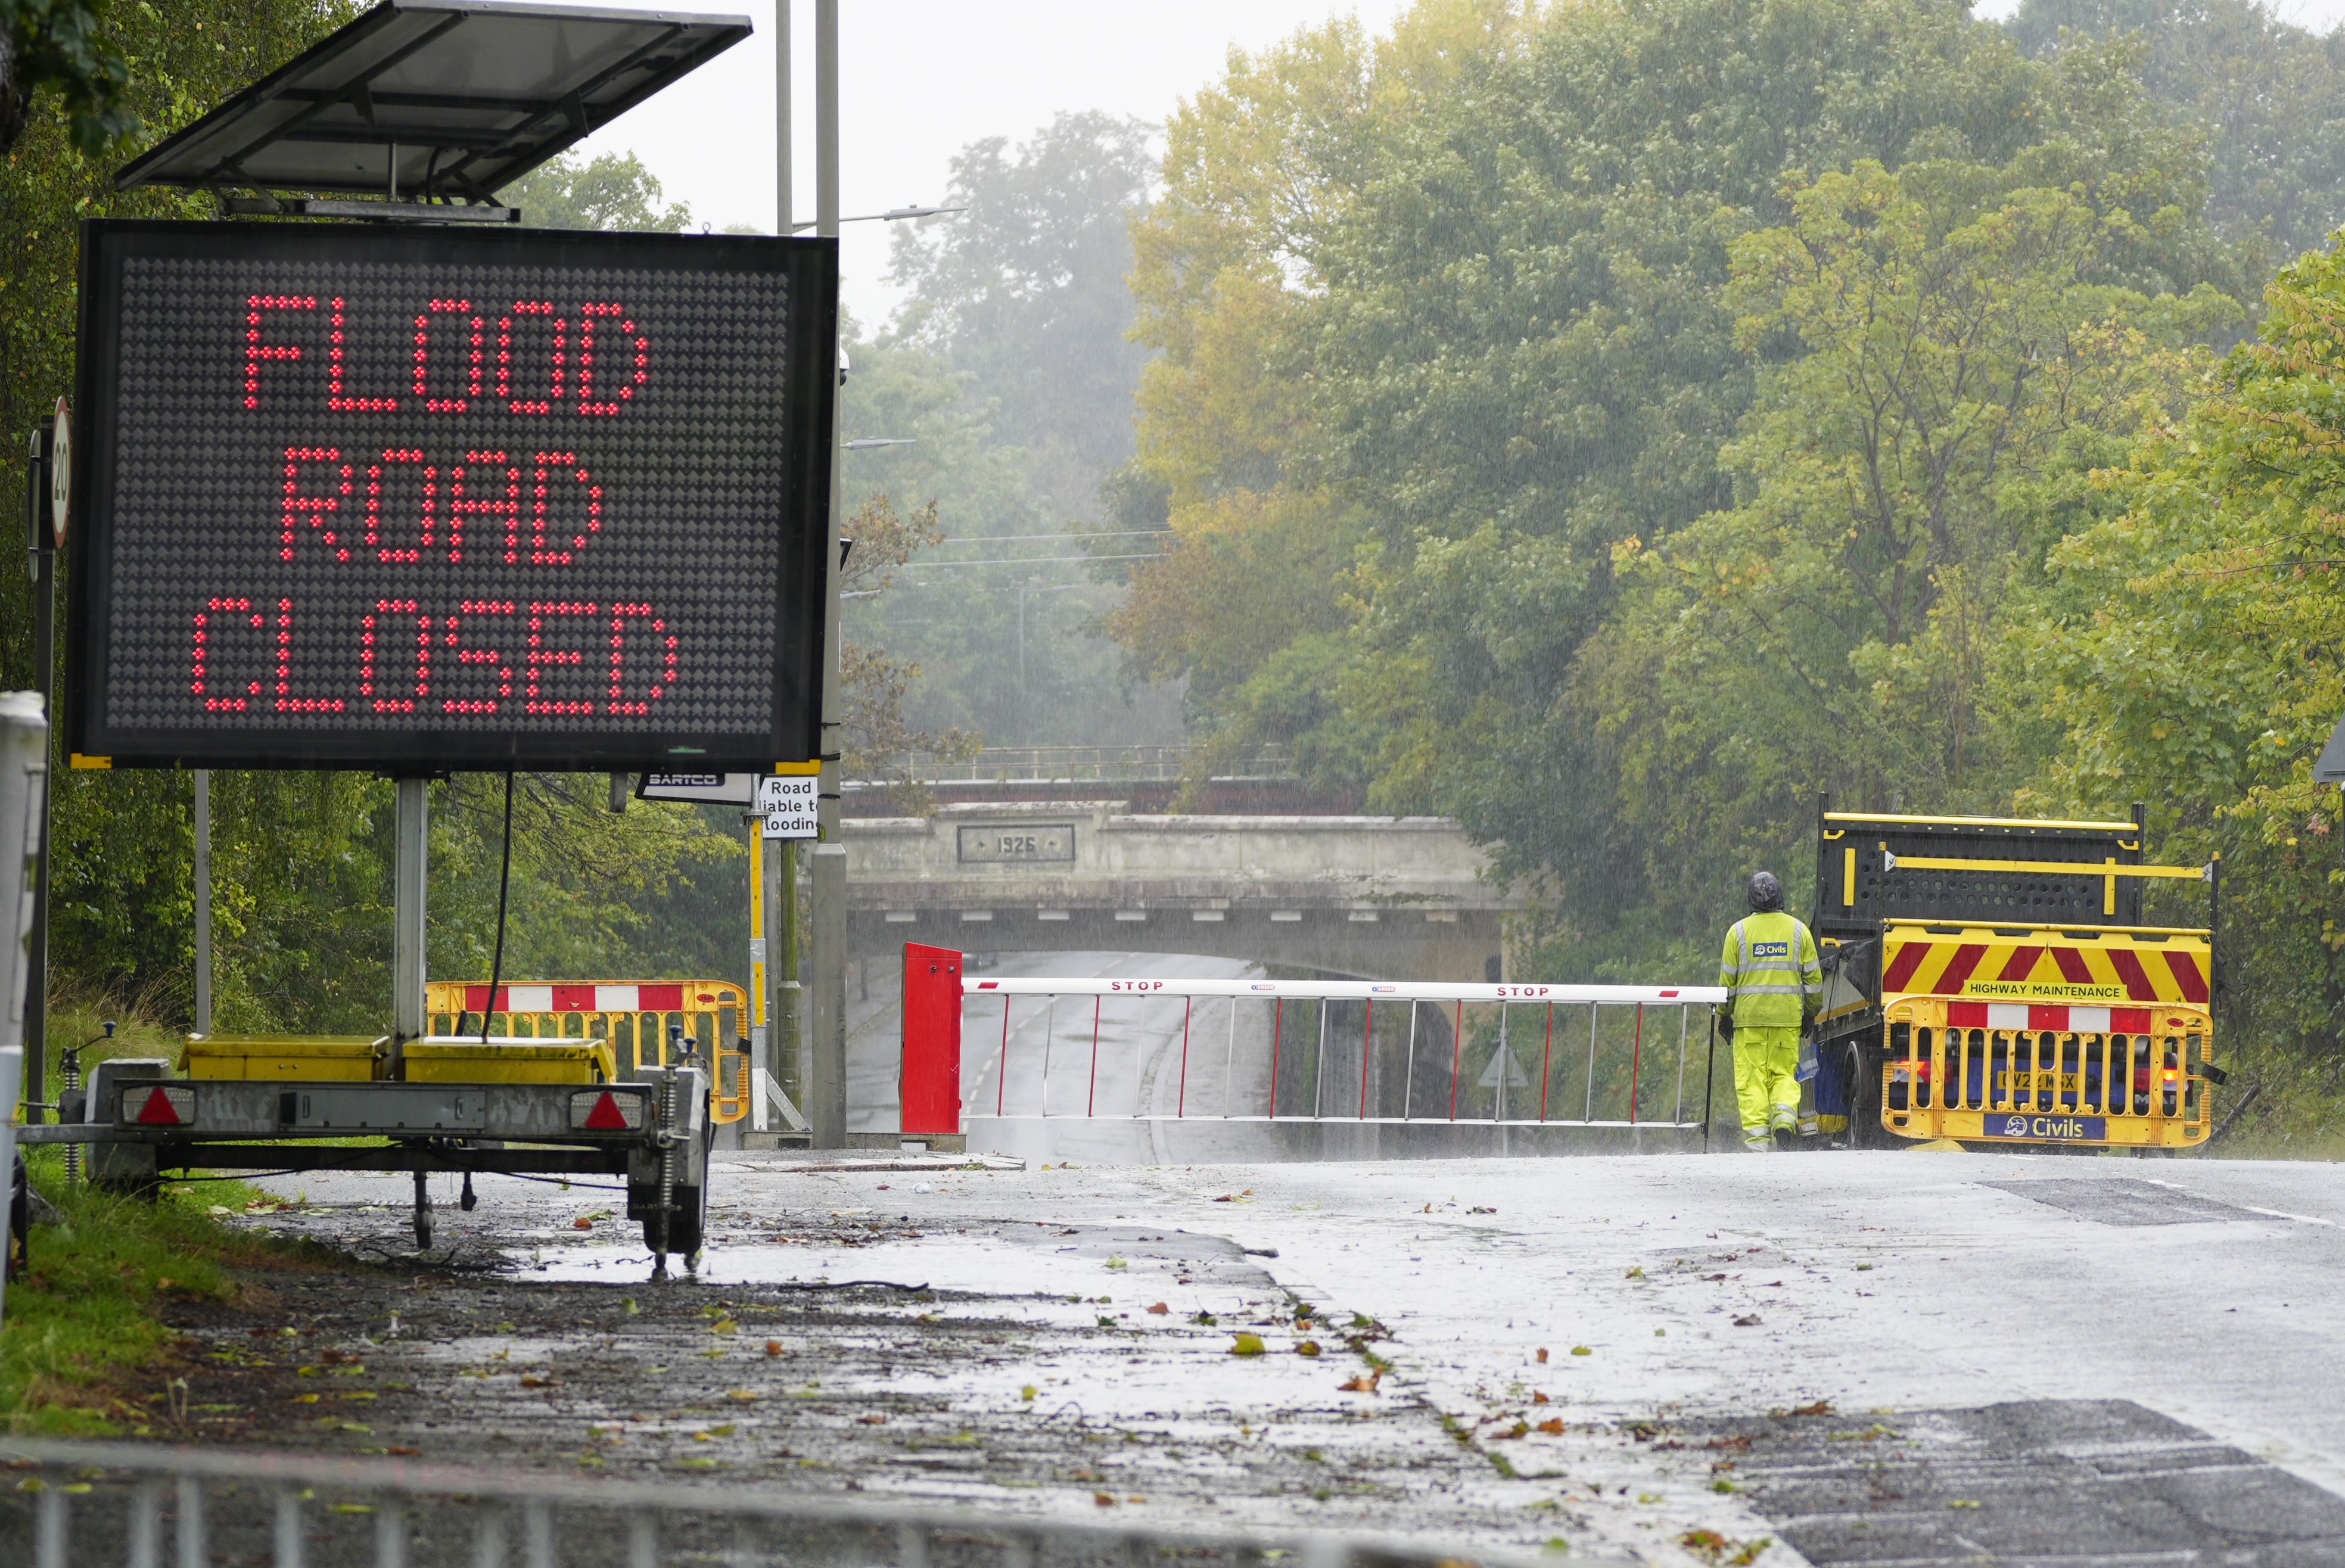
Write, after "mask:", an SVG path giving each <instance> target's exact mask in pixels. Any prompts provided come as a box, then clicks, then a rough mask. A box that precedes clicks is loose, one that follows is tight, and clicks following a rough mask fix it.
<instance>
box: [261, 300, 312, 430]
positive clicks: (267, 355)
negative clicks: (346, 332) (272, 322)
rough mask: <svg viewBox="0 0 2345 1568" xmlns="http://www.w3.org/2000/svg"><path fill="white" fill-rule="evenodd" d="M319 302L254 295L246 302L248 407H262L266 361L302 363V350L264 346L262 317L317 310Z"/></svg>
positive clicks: (292, 346)
mask: <svg viewBox="0 0 2345 1568" xmlns="http://www.w3.org/2000/svg"><path fill="white" fill-rule="evenodd" d="M317 308H318V301H317V300H316V299H315V298H312V297H310V296H308V295H302V294H254V295H251V296H249V297H248V298H246V299H245V302H244V406H245V407H246V408H248V409H257V408H259V407H260V363H261V361H262V360H264V359H299V358H300V357H301V350H300V349H299V348H298V347H297V346H295V345H294V344H291V343H263V342H262V341H261V340H260V313H261V312H262V311H264V310H315V309H317Z"/></svg>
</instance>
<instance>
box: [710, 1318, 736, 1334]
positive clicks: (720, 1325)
mask: <svg viewBox="0 0 2345 1568" xmlns="http://www.w3.org/2000/svg"><path fill="white" fill-rule="evenodd" d="M708 1331H709V1332H710V1333H712V1334H737V1333H739V1332H740V1331H741V1325H740V1324H738V1323H736V1322H735V1321H734V1320H733V1319H732V1317H731V1316H730V1315H729V1314H728V1315H726V1316H725V1317H722V1318H719V1319H717V1320H716V1321H715V1322H713V1323H711V1324H709V1325H708Z"/></svg>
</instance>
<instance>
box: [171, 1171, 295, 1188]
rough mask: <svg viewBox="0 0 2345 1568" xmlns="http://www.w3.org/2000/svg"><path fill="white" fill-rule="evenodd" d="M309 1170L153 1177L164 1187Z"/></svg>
mask: <svg viewBox="0 0 2345 1568" xmlns="http://www.w3.org/2000/svg"><path fill="white" fill-rule="evenodd" d="M316 1174H317V1173H316V1172H315V1171H310V1170H241V1171H232V1172H230V1173H229V1174H228V1175H226V1176H157V1178H156V1180H157V1181H159V1182H161V1183H162V1184H163V1185H164V1186H166V1187H177V1186H178V1184H179V1183H181V1182H183V1181H259V1180H260V1179H263V1178H265V1177H270V1176H314V1175H316Z"/></svg>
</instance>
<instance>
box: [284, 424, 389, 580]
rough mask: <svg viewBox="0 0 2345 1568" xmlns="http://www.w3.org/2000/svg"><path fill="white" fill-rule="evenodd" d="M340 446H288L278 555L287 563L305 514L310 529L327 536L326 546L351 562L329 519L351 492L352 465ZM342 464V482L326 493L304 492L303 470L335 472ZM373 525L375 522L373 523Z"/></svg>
mask: <svg viewBox="0 0 2345 1568" xmlns="http://www.w3.org/2000/svg"><path fill="white" fill-rule="evenodd" d="M341 459H342V453H341V449H340V448H339V447H287V448H286V449H285V516H284V531H283V532H282V533H281V534H280V535H279V549H278V551H277V553H278V555H279V557H280V558H281V559H283V560H286V561H290V560H292V559H293V534H294V531H295V530H297V529H298V528H299V526H300V519H301V518H302V516H303V515H304V514H307V516H308V517H309V519H310V527H312V528H314V529H316V530H317V531H319V532H320V533H321V534H323V535H325V539H326V543H327V544H328V545H329V546H331V547H333V548H334V551H335V553H336V556H337V557H338V559H340V560H343V561H348V560H349V559H350V551H349V550H348V549H346V548H344V547H342V545H341V543H340V540H339V539H338V537H337V536H336V535H335V533H334V531H333V528H332V527H331V526H330V524H329V523H328V522H327V521H326V519H327V518H329V517H330V516H332V515H333V514H334V513H335V512H338V511H341V509H342V497H344V496H346V495H348V494H350V464H348V463H345V462H343V461H342V460H341ZM338 464H339V465H340V478H341V482H340V484H339V485H336V484H332V483H329V485H328V486H327V488H326V490H325V491H322V492H320V493H318V494H314V495H305V494H303V493H302V491H301V488H300V484H301V470H302V469H303V468H304V467H308V466H313V465H314V466H319V467H324V468H328V469H332V468H334V467H335V465H338ZM369 521H370V522H371V521H372V520H371V519H370V520H369Z"/></svg>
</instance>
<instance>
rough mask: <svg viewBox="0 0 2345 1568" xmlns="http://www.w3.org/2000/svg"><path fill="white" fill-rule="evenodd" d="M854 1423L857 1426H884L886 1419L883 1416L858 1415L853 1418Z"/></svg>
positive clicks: (886, 1422)
mask: <svg viewBox="0 0 2345 1568" xmlns="http://www.w3.org/2000/svg"><path fill="white" fill-rule="evenodd" d="M855 1421H856V1424H857V1425H858V1426H886V1425H887V1424H888V1418H887V1417H886V1416H884V1415H859V1416H857V1417H856V1418H855Z"/></svg>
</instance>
